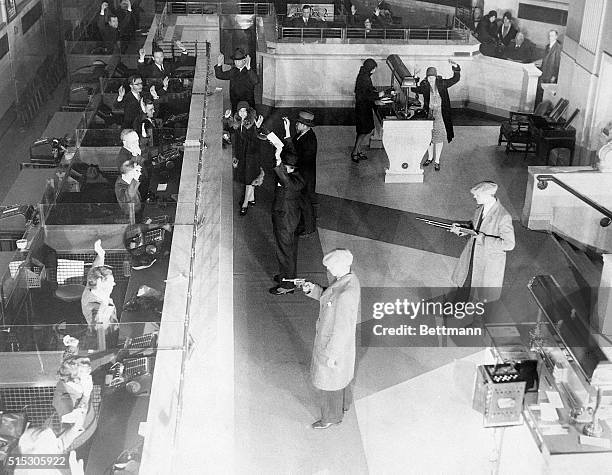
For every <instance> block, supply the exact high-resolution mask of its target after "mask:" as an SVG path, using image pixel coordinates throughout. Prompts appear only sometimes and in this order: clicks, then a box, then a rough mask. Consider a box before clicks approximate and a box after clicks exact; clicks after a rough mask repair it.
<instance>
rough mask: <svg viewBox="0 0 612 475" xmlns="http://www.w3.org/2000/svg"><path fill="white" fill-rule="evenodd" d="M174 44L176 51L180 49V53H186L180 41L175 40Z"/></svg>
mask: <svg viewBox="0 0 612 475" xmlns="http://www.w3.org/2000/svg"><path fill="white" fill-rule="evenodd" d="M174 44H175V45H176V47H177V48H178V49H180V50H181V51H183V52H185V51H187V48H185V47H184V46H183V43H181V41H180V40H176V41H175V42H174Z"/></svg>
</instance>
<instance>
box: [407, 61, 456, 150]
mask: <svg viewBox="0 0 612 475" xmlns="http://www.w3.org/2000/svg"><path fill="white" fill-rule="evenodd" d="M460 71H461V68H460V67H459V66H453V77H451V78H448V79H444V78H443V77H442V76H438V77H436V87H437V88H438V93H439V94H440V98H441V99H442V119H443V120H444V127H445V128H446V139H447V140H448V141H449V142H450V141H452V140H453V138H454V137H455V132H454V130H453V119H452V116H451V104H450V97H449V96H448V88H449V87H451V86H453V85H454V84H457V83H458V82H459V79H460V77H461V74H460ZM413 90H414V91H415V92H416V93H418V94H422V95H423V100H424V108H425V110H426V111H427V113H429V94H430V93H431V89H430V86H429V82H428V81H427V79H423V80H422V81H421V84H420V85H419V86H417V87H415V88H414V89H413Z"/></svg>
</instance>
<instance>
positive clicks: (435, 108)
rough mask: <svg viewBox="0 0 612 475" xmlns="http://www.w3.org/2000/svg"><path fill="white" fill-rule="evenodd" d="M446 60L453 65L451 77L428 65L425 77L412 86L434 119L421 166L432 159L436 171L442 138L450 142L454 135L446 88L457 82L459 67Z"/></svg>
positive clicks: (440, 153) (438, 169) (427, 163)
mask: <svg viewBox="0 0 612 475" xmlns="http://www.w3.org/2000/svg"><path fill="white" fill-rule="evenodd" d="M448 62H449V63H451V64H452V65H453V77H451V78H448V79H443V78H442V76H438V71H437V70H436V68H434V67H431V66H430V67H429V68H427V73H426V78H425V79H424V80H423V81H421V84H420V85H419V86H417V87H415V88H414V91H415V92H416V93H418V94H422V95H423V99H424V108H425V110H426V111H427V113H428V117H429V118H430V119H433V121H434V122H433V130H432V134H431V143H430V144H429V150H428V151H427V160H425V162H423V166H424V167H426V166H428V165H429V164H430V163H431V162H432V161H435V163H434V170H436V171H440V156H441V155H442V147H443V145H444V138H445V137H446V139H447V140H448V142H449V143H450V142H451V141H452V140H453V137H454V136H455V134H454V132H453V121H452V118H451V106H450V98H449V96H448V88H449V87H451V86H452V85H454V84H456V83H457V82H459V78H460V71H461V68H460V67H459V65H458V64H457V63H455V62H454V61H452V60H450V59H449V60H448Z"/></svg>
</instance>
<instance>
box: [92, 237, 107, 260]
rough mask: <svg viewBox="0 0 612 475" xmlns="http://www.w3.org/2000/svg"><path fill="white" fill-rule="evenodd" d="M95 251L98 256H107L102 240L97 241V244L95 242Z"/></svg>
mask: <svg viewBox="0 0 612 475" xmlns="http://www.w3.org/2000/svg"><path fill="white" fill-rule="evenodd" d="M94 251H95V253H96V254H97V255H98V256H104V255H105V254H106V251H105V250H104V248H103V247H102V240H101V239H96V242H94Z"/></svg>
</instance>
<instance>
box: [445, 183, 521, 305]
mask: <svg viewBox="0 0 612 475" xmlns="http://www.w3.org/2000/svg"><path fill="white" fill-rule="evenodd" d="M470 192H471V193H472V196H473V197H474V199H475V200H476V203H477V204H478V205H479V206H478V208H476V212H475V213H474V218H473V219H472V221H471V222H469V223H464V224H465V226H464V227H469V228H471V229H473V230H474V231H475V232H476V234H475V235H471V234H466V233H464V232H462V231H461V230H460V229H459V226H460V224H459V223H453V226H452V227H451V228H450V232H452V233H455V234H457V235H458V236H468V242H467V244H466V245H465V248H464V249H463V252H462V253H461V256H460V257H459V262H458V263H457V265H456V267H455V270H454V272H453V275H452V281H453V283H455V285H457V287H460V288H461V289H463V290H464V292H463V293H464V294H465V298H466V300H467V299H468V298H469V297H470V296H471V297H473V298H477V299H479V300H481V301H485V300H486V301H488V302H493V301H495V300H498V299H499V297H500V296H501V288H502V285H503V283H504V271H505V268H506V252H508V251H511V250H512V249H514V226H513V225H512V216H511V215H510V213H508V211H506V209H505V208H504V207H503V206H502V205H501V203H500V202H499V200H498V199H497V198H496V197H495V193H496V192H497V184H496V183H494V182H492V181H483V182H480V183H478V184H477V185H475V186H474V187H472V189H471V190H470ZM470 289H475V290H476V292H470Z"/></svg>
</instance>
